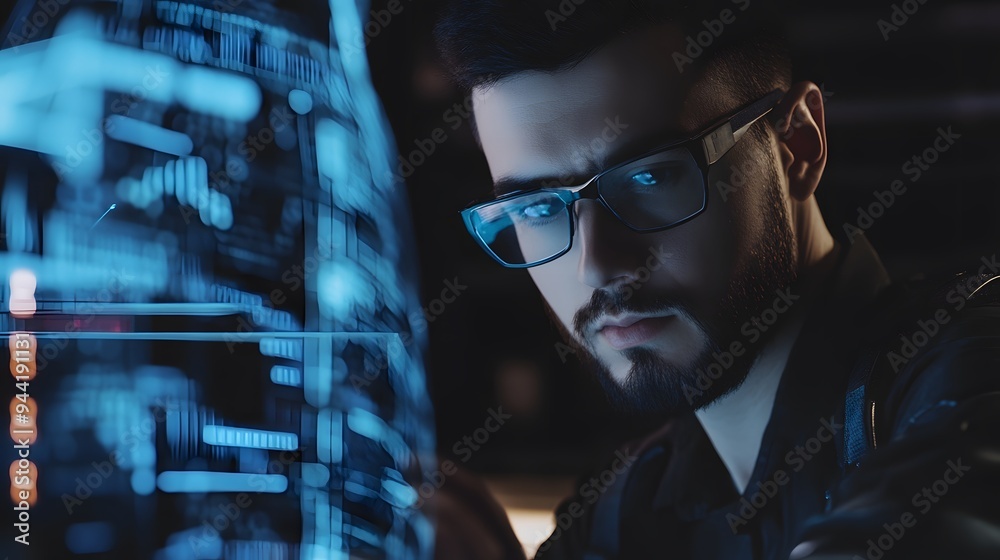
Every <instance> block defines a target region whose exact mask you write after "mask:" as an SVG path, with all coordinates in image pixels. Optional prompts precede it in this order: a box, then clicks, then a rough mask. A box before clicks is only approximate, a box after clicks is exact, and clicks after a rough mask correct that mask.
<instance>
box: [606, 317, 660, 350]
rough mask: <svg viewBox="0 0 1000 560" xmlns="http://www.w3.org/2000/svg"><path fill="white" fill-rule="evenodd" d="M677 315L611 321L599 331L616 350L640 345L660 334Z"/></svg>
mask: <svg viewBox="0 0 1000 560" xmlns="http://www.w3.org/2000/svg"><path fill="white" fill-rule="evenodd" d="M675 319H676V317H675V316H673V315H667V316H661V317H642V318H640V317H635V318H624V319H622V320H617V321H609V322H608V323H607V324H606V325H605V326H604V327H603V328H602V329H601V330H600V331H598V332H599V334H600V335H601V336H603V337H604V339H605V340H607V341H608V344H610V345H611V347H612V348H614V349H615V350H625V349H626V348H632V347H633V346H639V345H641V344H643V343H645V342H647V341H649V340H650V339H652V338H654V337H656V335H658V334H660V332H662V331H663V329H664V328H665V327H666V326H667V325H668V324H669V323H670V322H671V321H673V320H675Z"/></svg>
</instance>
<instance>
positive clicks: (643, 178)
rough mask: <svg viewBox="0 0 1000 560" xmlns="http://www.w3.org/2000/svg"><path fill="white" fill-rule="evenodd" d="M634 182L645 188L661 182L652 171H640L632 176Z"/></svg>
mask: <svg viewBox="0 0 1000 560" xmlns="http://www.w3.org/2000/svg"><path fill="white" fill-rule="evenodd" d="M632 182H634V183H637V184H640V185H643V186H652V185H656V184H659V182H660V181H659V178H658V177H656V176H655V175H653V173H652V172H651V171H640V172H638V173H635V174H633V175H632Z"/></svg>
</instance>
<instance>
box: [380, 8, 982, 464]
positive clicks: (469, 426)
mask: <svg viewBox="0 0 1000 560" xmlns="http://www.w3.org/2000/svg"><path fill="white" fill-rule="evenodd" d="M758 1H762V0H758ZM441 4H442V2H440V1H437V0H434V1H428V0H415V1H410V0H402V6H403V8H402V11H401V12H400V13H398V14H395V15H392V16H391V19H390V20H389V21H388V23H387V24H385V25H382V24H381V23H379V22H378V21H377V20H373V21H375V23H376V24H377V25H370V26H369V28H368V30H369V33H368V35H369V36H370V42H369V57H370V62H371V68H372V75H373V76H372V77H373V80H374V83H375V86H376V88H377V89H378V91H379V93H380V94H381V96H382V99H383V103H384V105H385V109H386V112H387V113H388V116H389V119H390V121H391V124H392V126H393V129H394V131H395V134H396V139H397V144H398V149H399V151H400V153H401V154H404V157H407V156H408V154H410V153H411V152H412V151H413V150H414V149H416V146H415V142H416V141H423V140H425V139H427V138H429V137H431V135H432V133H433V132H434V130H435V129H436V128H441V129H443V131H444V132H445V133H446V135H447V140H445V141H444V142H442V143H440V144H437V145H436V147H435V151H434V153H432V154H431V155H430V156H428V157H426V158H424V159H425V161H423V163H421V164H420V165H418V166H415V167H414V170H413V173H412V174H411V175H410V176H409V178H408V187H409V194H410V199H411V204H412V207H413V213H414V223H415V227H416V238H417V242H418V247H419V250H420V259H421V263H422V290H423V298H424V302H425V304H427V303H428V302H431V301H432V300H434V299H435V298H438V297H439V296H440V292H441V290H442V289H443V288H444V287H445V286H444V281H445V280H453V279H454V278H456V277H457V278H458V280H459V282H460V283H461V284H463V285H465V286H468V288H467V289H466V290H465V291H463V292H462V294H461V295H460V296H459V297H458V299H457V301H455V302H454V303H451V304H448V305H447V306H446V307H445V308H444V311H443V313H441V314H440V315H438V316H435V317H434V320H433V322H432V323H431V326H430V333H431V348H430V357H429V362H428V371H429V377H430V384H431V392H432V396H433V399H434V404H435V408H436V413H437V423H438V438H439V445H438V447H439V449H440V451H441V452H442V454H443V455H448V454H450V453H452V452H454V451H455V450H454V449H453V447H454V446H455V444H456V442H460V441H461V439H462V437H463V436H467V435H471V434H472V433H473V431H474V430H475V429H476V428H479V427H482V426H483V423H484V421H485V420H486V418H487V417H488V416H489V412H488V409H489V408H491V407H494V408H495V407H496V406H498V405H502V406H503V411H504V412H506V413H511V414H513V416H514V417H513V418H512V419H511V420H510V421H508V422H507V424H505V426H504V427H503V428H502V429H501V430H499V431H498V432H497V433H496V434H493V435H492V436H491V437H490V440H489V441H488V442H487V443H486V444H485V445H483V446H482V449H480V450H478V451H475V452H474V453H472V454H471V456H470V455H469V454H464V455H460V456H459V459H460V460H461V458H462V457H463V456H464V457H468V461H467V463H466V464H467V465H468V466H469V467H471V468H472V469H474V470H477V471H480V472H483V473H494V474H499V473H518V472H520V473H528V472H530V473H537V474H541V473H552V474H555V473H563V474H571V475H572V474H579V473H581V472H583V471H585V470H587V469H588V468H590V467H593V466H594V465H595V464H596V462H599V461H603V460H605V459H606V456H605V455H604V454H605V453H606V452H607V450H608V449H609V446H611V445H613V444H614V443H615V442H616V441H618V440H620V438H623V437H627V436H629V435H631V434H634V433H636V432H638V431H641V430H642V429H643V427H642V426H636V425H634V424H631V423H629V422H628V421H625V420H623V419H620V418H616V417H614V416H613V415H612V414H611V413H610V412H609V410H608V409H607V407H606V406H605V404H604V401H603V399H602V397H601V395H600V393H599V391H598V390H597V388H596V386H595V384H593V383H592V382H591V381H590V380H589V378H588V377H587V376H586V375H585V374H584V373H583V372H581V371H580V370H579V365H578V363H577V362H576V361H575V360H574V359H573V358H572V356H570V357H569V359H568V361H567V362H566V363H563V361H562V360H561V359H560V355H559V353H558V351H557V349H556V348H555V346H554V345H555V344H556V342H558V341H559V337H558V334H557V333H556V331H555V329H554V328H553V327H552V326H551V324H550V322H549V320H548V318H547V317H546V316H545V315H544V313H543V311H542V306H541V299H540V296H539V295H538V294H537V292H536V291H535V289H534V287H533V285H532V283H531V281H530V279H529V277H528V274H527V273H526V272H524V271H516V270H506V269H503V268H500V267H499V266H498V265H496V264H495V263H494V262H493V261H492V260H490V259H489V258H488V257H487V256H486V255H485V254H484V253H483V252H482V251H481V250H480V249H479V248H478V247H477V246H476V245H475V244H474V242H473V241H472V239H471V238H470V237H469V236H468V235H467V234H466V232H465V229H464V227H463V225H462V223H461V220H460V218H459V216H458V211H459V210H460V209H461V208H463V207H464V206H465V205H466V204H467V203H469V202H470V201H472V200H473V199H477V198H479V197H480V196H482V195H483V194H484V193H486V192H487V191H488V189H489V187H490V179H489V173H488V170H487V167H486V163H485V160H484V158H483V156H482V154H481V153H480V152H479V151H478V149H477V146H476V144H475V141H474V140H473V138H472V135H471V131H470V129H469V127H468V123H467V121H466V120H465V119H462V122H461V126H460V127H458V128H457V129H454V130H453V129H452V127H453V126H454V125H457V124H458V117H457V116H456V115H457V113H456V112H455V111H454V109H453V105H454V104H455V103H462V101H463V98H462V94H461V92H459V91H458V90H457V89H455V88H454V87H452V86H451V85H450V84H449V83H448V80H447V78H446V76H445V74H444V72H443V70H442V68H441V67H440V65H439V64H438V62H437V60H436V52H435V50H434V46H433V42H432V38H431V27H432V25H433V21H434V17H435V12H436V11H437V10H438V9H439V7H440V6H441ZM787 4H788V5H787V7H784V8H782V6H781V5H779V6H778V8H779V9H781V13H782V14H784V15H783V17H784V24H785V26H786V28H787V30H788V34H789V38H790V41H791V44H792V53H793V59H794V62H795V78H796V80H802V79H808V80H812V81H814V82H816V83H818V84H823V87H824V90H826V91H827V92H828V94H829V95H828V97H827V100H826V101H827V134H828V138H829V146H830V148H829V150H830V155H829V162H828V165H827V169H826V173H825V175H824V179H823V181H822V183H821V185H820V190H819V193H818V195H817V196H818V198H819V201H820V205H821V208H822V210H823V213H824V216H825V217H826V220H827V223H828V225H829V227H830V229H831V231H833V230H835V229H842V224H843V223H844V222H850V223H856V221H857V214H858V211H857V208H858V206H860V205H864V206H866V207H867V206H868V205H869V204H871V203H873V202H875V200H876V199H875V197H874V195H873V191H875V190H878V191H884V190H888V188H889V184H890V183H891V182H892V181H893V180H895V179H902V180H903V181H904V183H905V184H906V185H907V190H906V193H905V194H903V195H902V196H901V197H899V198H898V199H897V200H896V202H895V203H894V204H893V205H892V206H891V207H889V208H888V209H887V210H886V212H885V214H884V215H883V216H882V217H880V218H878V219H877V220H875V223H874V226H873V227H872V228H871V229H870V230H869V231H868V232H867V235H868V237H869V239H870V240H871V241H872V243H873V244H874V246H875V247H876V249H877V250H878V251H879V253H880V255H881V257H882V259H883V262H884V263H885V265H886V267H887V268H888V269H889V272H890V274H892V276H893V278H905V277H908V276H910V275H912V274H914V273H916V272H920V271H940V270H954V271H958V270H960V269H963V268H968V267H969V266H970V265H973V264H974V263H976V262H977V261H979V259H980V257H983V256H986V257H989V256H991V255H993V254H994V253H996V252H997V251H998V250H1000V220H998V218H997V216H998V215H1000V194H998V189H997V187H998V184H1000V171H998V169H997V166H996V162H997V157H998V156H997V147H998V143H997V141H996V129H997V125H998V124H1000V4H998V3H995V2H946V1H944V0H926V2H925V3H924V4H922V5H921V4H919V3H918V2H916V0H912V2H910V3H907V6H906V7H907V8H908V9H910V10H912V8H913V6H919V8H918V9H917V11H916V12H915V13H913V14H912V15H909V16H908V21H907V22H906V23H905V24H903V25H902V26H901V27H900V28H899V30H898V31H892V32H890V33H889V36H888V37H889V39H888V41H886V40H885V39H884V37H883V35H882V31H881V30H880V29H879V27H878V25H877V21H878V20H879V19H884V20H889V18H890V17H891V15H892V13H893V4H895V5H896V6H899V7H900V8H902V6H903V4H904V3H903V2H900V1H895V2H890V1H882V0H875V1H872V2H866V3H865V4H863V5H861V6H859V7H852V5H851V4H849V3H823V4H818V3H817V4H814V5H813V6H811V7H802V6H800V5H795V6H792V5H791V3H787ZM386 5H387V2H385V1H381V0H376V1H374V2H373V3H372V6H371V9H372V11H374V12H376V18H377V13H378V12H380V11H381V10H384V9H385V8H386ZM546 9H554V10H558V2H555V1H545V2H539V17H543V14H544V11H545V10H546ZM749 9H754V4H751V5H750V7H749ZM382 17H383V21H384V20H385V13H383V14H382ZM373 31H375V33H372V32H373ZM449 110H451V112H449ZM948 126H951V127H952V130H953V131H954V132H956V133H958V134H961V138H960V139H959V140H958V141H957V142H956V143H955V144H954V146H952V147H951V149H949V150H948V151H947V152H944V153H943V154H941V157H940V159H939V160H938V161H937V162H936V163H935V164H933V165H932V166H931V168H930V169H929V170H928V171H926V172H925V173H924V174H923V175H922V176H921V177H920V179H919V180H918V181H916V182H912V183H911V182H910V180H909V177H907V176H906V175H904V174H903V172H902V170H901V167H902V165H903V164H904V163H905V162H906V161H907V160H909V159H910V158H911V157H913V156H914V155H916V154H919V153H921V152H922V151H923V150H924V149H925V148H927V147H929V146H931V143H932V142H933V140H934V138H935V137H936V136H937V129H938V127H944V128H947V127H948ZM418 159H419V158H418ZM459 449H460V450H461V449H464V444H460V448H459Z"/></svg>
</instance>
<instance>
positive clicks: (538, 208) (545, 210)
mask: <svg viewBox="0 0 1000 560" xmlns="http://www.w3.org/2000/svg"><path fill="white" fill-rule="evenodd" d="M521 214H523V215H524V217H526V218H548V217H549V216H552V214H553V211H552V205H551V204H532V205H531V206H525V207H524V208H523V209H521Z"/></svg>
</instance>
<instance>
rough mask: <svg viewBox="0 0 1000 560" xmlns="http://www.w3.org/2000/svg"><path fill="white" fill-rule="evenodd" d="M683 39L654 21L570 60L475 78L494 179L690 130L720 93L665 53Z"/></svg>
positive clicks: (564, 168)
mask: <svg viewBox="0 0 1000 560" xmlns="http://www.w3.org/2000/svg"><path fill="white" fill-rule="evenodd" d="M682 49H683V37H682V36H681V34H680V32H679V31H678V29H677V28H675V27H673V26H669V25H664V26H657V27H655V28H650V29H648V30H645V31H642V32H639V33H634V34H632V35H630V36H628V37H626V38H624V39H622V40H619V41H618V42H616V43H613V44H611V45H609V46H607V47H605V48H603V49H601V50H599V51H597V52H595V53H594V54H592V55H591V56H589V57H587V58H586V59H584V60H583V61H581V62H580V63H579V64H577V65H576V66H574V67H572V68H569V69H566V70H561V71H559V72H540V71H526V72H521V73H518V74H515V75H514V76H511V77H508V78H506V79H504V80H502V81H500V82H499V83H497V84H495V85H492V86H490V87H485V88H476V89H475V90H474V91H473V107H474V111H475V118H476V125H477V128H478V130H479V136H480V140H481V141H482V146H483V151H484V153H485V154H486V159H487V161H488V163H489V166H490V172H491V173H492V175H493V178H494V180H497V179H500V178H518V179H534V178H542V177H564V176H567V175H578V176H585V175H587V174H591V173H595V172H596V171H597V170H599V169H600V168H603V167H604V166H605V165H606V164H607V162H608V161H609V160H613V159H615V158H616V157H620V156H626V157H627V156H629V155H634V154H629V153H623V152H628V151H630V150H633V149H635V148H637V147H638V146H637V144H642V143H645V142H647V141H648V140H650V139H653V138H656V137H657V136H659V137H661V138H662V140H661V141H667V140H672V139H673V138H675V137H677V136H679V135H682V134H684V133H688V132H691V131H693V130H695V129H696V128H697V127H698V126H699V125H700V124H702V123H703V121H705V120H708V119H709V118H710V117H711V116H713V115H707V113H708V112H709V107H711V106H713V105H718V102H719V100H718V99H717V98H713V99H711V100H709V99H708V98H707V95H708V93H707V91H706V90H707V84H706V83H705V80H696V79H695V78H694V76H693V74H694V73H695V72H694V71H693V70H691V71H689V72H681V71H679V70H678V68H677V66H676V64H675V63H674V60H673V58H672V56H671V55H672V53H674V52H675V51H677V52H683V50H682ZM684 69H685V70H689V69H690V66H685V67H684ZM646 147H649V146H646Z"/></svg>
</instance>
